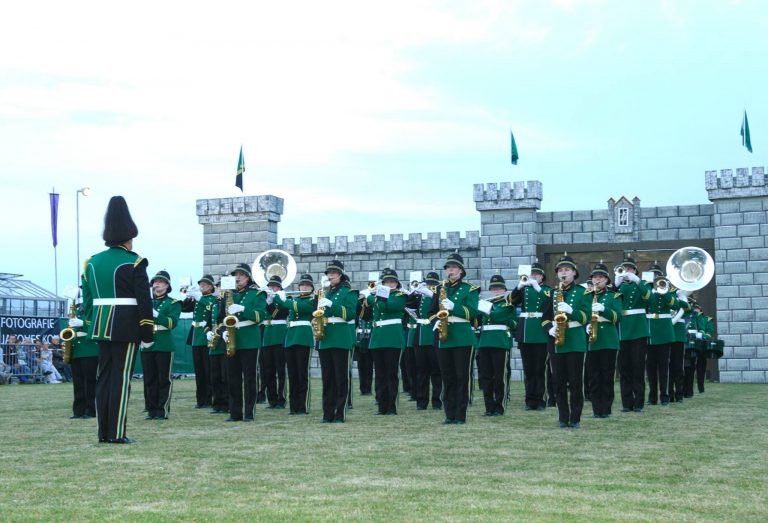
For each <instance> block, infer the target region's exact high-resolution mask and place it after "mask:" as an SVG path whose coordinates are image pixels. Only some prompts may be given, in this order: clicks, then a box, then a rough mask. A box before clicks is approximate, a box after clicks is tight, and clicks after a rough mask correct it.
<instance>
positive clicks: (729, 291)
mask: <svg viewBox="0 0 768 523" xmlns="http://www.w3.org/2000/svg"><path fill="white" fill-rule="evenodd" d="M717 296H718V297H719V298H738V297H739V288H738V287H736V286H732V285H731V286H722V287H718V288H717Z"/></svg>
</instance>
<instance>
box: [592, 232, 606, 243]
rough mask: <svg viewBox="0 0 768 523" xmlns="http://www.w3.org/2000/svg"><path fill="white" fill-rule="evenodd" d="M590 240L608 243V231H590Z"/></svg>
mask: <svg viewBox="0 0 768 523" xmlns="http://www.w3.org/2000/svg"><path fill="white" fill-rule="evenodd" d="M592 241H593V242H595V243H608V233H607V232H593V233H592Z"/></svg>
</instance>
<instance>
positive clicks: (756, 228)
mask: <svg viewBox="0 0 768 523" xmlns="http://www.w3.org/2000/svg"><path fill="white" fill-rule="evenodd" d="M736 229H737V230H736V235H737V236H740V237H741V236H759V235H760V225H758V224H756V223H753V224H750V225H739V226H738V227H737V228H736Z"/></svg>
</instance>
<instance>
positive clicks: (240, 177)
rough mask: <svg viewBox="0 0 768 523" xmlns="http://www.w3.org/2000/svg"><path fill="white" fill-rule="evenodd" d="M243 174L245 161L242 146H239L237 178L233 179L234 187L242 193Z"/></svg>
mask: <svg viewBox="0 0 768 523" xmlns="http://www.w3.org/2000/svg"><path fill="white" fill-rule="evenodd" d="M244 172H245V159H243V146H242V145H241V146H240V159H239V160H238V161H237V177H236V178H235V187H238V188H239V189H240V192H243V173H244Z"/></svg>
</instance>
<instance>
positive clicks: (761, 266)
mask: <svg viewBox="0 0 768 523" xmlns="http://www.w3.org/2000/svg"><path fill="white" fill-rule="evenodd" d="M746 270H747V271H748V272H753V273H759V272H768V261H748V262H747V268H746Z"/></svg>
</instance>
